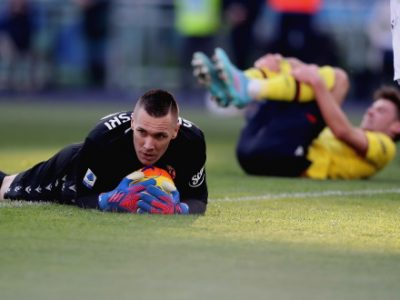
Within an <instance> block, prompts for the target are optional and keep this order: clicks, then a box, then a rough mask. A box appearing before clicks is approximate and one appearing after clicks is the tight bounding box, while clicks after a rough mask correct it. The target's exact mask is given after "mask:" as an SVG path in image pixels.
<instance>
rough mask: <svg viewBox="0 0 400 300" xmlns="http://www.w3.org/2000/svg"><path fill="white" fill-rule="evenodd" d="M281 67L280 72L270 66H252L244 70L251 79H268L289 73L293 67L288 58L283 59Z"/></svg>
mask: <svg viewBox="0 0 400 300" xmlns="http://www.w3.org/2000/svg"><path fill="white" fill-rule="evenodd" d="M280 68H281V70H280V71H279V72H275V71H271V70H270V69H268V68H250V69H247V70H246V71H244V74H245V75H246V76H247V77H248V78H251V79H266V78H272V77H276V76H278V75H280V74H282V73H284V74H289V73H290V71H291V70H292V67H291V66H290V64H289V63H288V62H287V61H286V60H282V61H281V63H280Z"/></svg>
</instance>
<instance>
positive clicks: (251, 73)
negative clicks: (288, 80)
mask: <svg viewBox="0 0 400 300" xmlns="http://www.w3.org/2000/svg"><path fill="white" fill-rule="evenodd" d="M244 74H245V75H246V77H248V78H251V79H267V78H272V77H275V76H277V75H279V73H277V72H273V71H271V70H269V69H267V68H250V69H247V70H246V71H244Z"/></svg>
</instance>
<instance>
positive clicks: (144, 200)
mask: <svg viewBox="0 0 400 300" xmlns="http://www.w3.org/2000/svg"><path fill="white" fill-rule="evenodd" d="M179 198H180V197H179V192H178V190H176V189H175V190H172V191H170V194H169V193H166V192H164V191H163V190H161V189H160V188H157V187H155V186H153V185H148V186H147V187H146V192H145V193H141V194H140V200H139V201H138V207H139V209H138V213H142V214H143V213H148V214H163V215H173V214H184V215H186V214H188V213H189V206H188V205H187V204H186V203H181V202H180V199H179Z"/></svg>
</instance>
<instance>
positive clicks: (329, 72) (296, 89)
mask: <svg viewBox="0 0 400 300" xmlns="http://www.w3.org/2000/svg"><path fill="white" fill-rule="evenodd" d="M319 73H320V75H321V77H322V79H323V80H324V82H325V84H326V86H327V88H328V89H329V90H330V89H332V87H333V85H334V83H335V72H334V69H333V68H332V67H330V66H324V67H321V68H320V69H319ZM258 92H259V93H258V95H257V96H256V98H257V99H260V100H262V99H268V100H280V101H289V102H290V101H298V102H310V101H314V99H315V95H314V91H313V89H312V88H311V87H310V86H309V85H307V84H304V83H298V82H297V81H296V80H295V79H294V78H293V76H291V75H289V74H285V73H282V74H279V75H277V76H275V77H272V78H270V79H266V80H265V81H264V80H263V82H261V81H260V84H259V91H258Z"/></svg>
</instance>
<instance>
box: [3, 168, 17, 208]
mask: <svg viewBox="0 0 400 300" xmlns="http://www.w3.org/2000/svg"><path fill="white" fill-rule="evenodd" d="M15 176H16V175H7V174H6V173H4V172H1V171H0V201H1V200H4V193H5V192H6V191H7V189H8V188H9V187H10V185H11V183H12V181H13V180H14V178H15Z"/></svg>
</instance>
